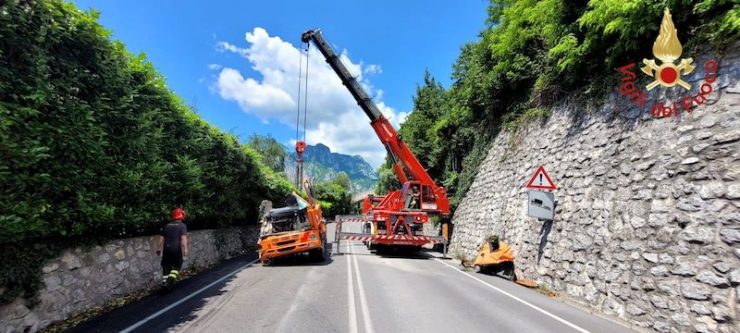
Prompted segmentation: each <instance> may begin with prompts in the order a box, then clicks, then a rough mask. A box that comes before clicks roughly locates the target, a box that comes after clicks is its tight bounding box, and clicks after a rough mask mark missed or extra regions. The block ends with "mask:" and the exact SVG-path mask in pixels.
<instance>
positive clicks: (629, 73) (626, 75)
mask: <svg viewBox="0 0 740 333" xmlns="http://www.w3.org/2000/svg"><path fill="white" fill-rule="evenodd" d="M682 53H683V48H682V47H681V42H680V41H679V40H678V31H677V30H676V27H675V26H674V25H673V19H672V18H671V12H670V11H669V10H668V8H666V9H665V11H664V12H663V21H662V22H661V23H660V33H659V34H658V38H656V39H655V43H653V56H655V58H657V59H658V60H660V63H658V62H657V61H656V60H655V59H643V60H642V63H643V64H644V66H642V68H640V70H642V72H643V73H645V74H646V75H648V76H650V77H652V78H654V80H653V82H650V83H649V84H648V85H647V86H645V87H644V89H642V88H639V87H637V86H636V85H635V81H634V79H635V78H636V77H637V75H636V74H635V73H634V72H633V70H634V68H635V67H636V64H635V63H631V64H628V65H625V66H622V67H620V68H619V71H620V72H621V73H622V74H623V76H622V84H621V85H620V87H619V93H620V94H621V95H623V96H626V97H628V98H629V99H631V100H632V103H633V104H635V105H638V106H639V107H640V108H644V107H645V106H646V105H648V103H649V101H648V95H647V91H650V90H653V89H654V88H655V87H657V86H662V87H663V88H665V89H681V88H682V89H681V90H682V91H680V92H678V94H677V96H680V95H681V93H683V92H690V91H691V84H689V83H688V82H686V81H684V79H683V77H684V76H685V75H687V74H690V73H692V72H693V71H694V69H696V66H694V59H692V58H681V54H682ZM679 59H680V61H679V62H678V64H676V60H679ZM704 69H705V72H704V81H703V82H702V84H701V85H700V87H699V91H698V92H697V94H696V95H691V94H684V95H683V96H681V97H678V98H677V101H670V100H657V101H654V102H652V103H651V106H650V114H651V115H652V116H653V117H656V118H668V117H672V116H673V117H677V116H679V115H680V114H681V110H682V109H683V110H685V111H686V112H687V113H691V111H692V109H693V108H694V107H696V106H699V105H702V104H704V102H706V100H707V95H709V94H711V93H712V90H713V88H712V83H714V81H717V73H718V69H719V66H718V64H717V62H716V61H715V60H709V61H707V62H706V63H705V64H704ZM676 86H678V87H680V88H676ZM679 107H680V108H679Z"/></svg>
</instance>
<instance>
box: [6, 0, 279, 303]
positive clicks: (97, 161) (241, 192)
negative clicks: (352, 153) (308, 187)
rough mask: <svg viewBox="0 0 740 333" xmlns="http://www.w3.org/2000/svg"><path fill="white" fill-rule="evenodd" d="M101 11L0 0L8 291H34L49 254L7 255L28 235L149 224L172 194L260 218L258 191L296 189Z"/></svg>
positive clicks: (56, 236) (210, 218)
mask: <svg viewBox="0 0 740 333" xmlns="http://www.w3.org/2000/svg"><path fill="white" fill-rule="evenodd" d="M97 18H98V15H97V13H95V12H91V13H87V12H83V11H80V10H78V9H77V8H75V6H74V5H72V4H69V3H66V2H63V1H57V0H53V1H15V0H10V1H9V2H2V4H0V155H1V156H2V159H1V160H0V246H1V247H2V249H0V252H2V256H0V257H3V258H2V259H1V260H0V261H1V262H0V266H1V267H2V268H1V269H0V301H7V300H9V299H12V298H14V297H16V296H17V295H18V294H19V293H20V292H22V291H24V290H25V291H26V293H27V294H29V295H30V294H33V292H32V291H33V290H34V289H35V286H36V285H38V280H34V279H38V277H37V275H38V273H39V268H40V267H41V265H42V264H43V259H44V258H47V257H48V256H49V255H48V254H46V255H40V257H39V256H37V257H38V258H36V259H33V258H31V259H29V258H28V255H25V254H24V255H20V254H18V255H15V256H14V255H12V253H19V252H22V251H34V250H33V249H34V247H33V244H45V243H48V242H57V243H58V241H55V240H61V239H64V240H65V241H66V242H69V240H75V242H74V244H79V243H89V242H91V241H96V240H97V241H100V240H105V239H110V238H117V237H128V236H135V235H141V234H147V233H151V232H153V231H154V230H157V229H158V228H159V227H160V226H161V224H162V223H163V222H164V221H165V220H166V219H167V218H168V215H169V212H170V211H171V209H172V208H173V207H174V206H175V205H183V206H184V208H185V209H186V211H187V213H188V217H189V218H188V221H189V225H190V226H191V227H193V228H202V227H218V226H224V225H231V224H238V223H247V222H248V223H254V222H255V221H257V208H258V206H259V202H260V200H262V199H277V198H280V197H282V196H283V195H284V194H285V193H286V192H288V191H290V190H291V185H290V183H289V182H288V181H287V180H285V178H284V177H281V176H280V175H277V174H275V173H274V172H273V171H272V170H270V168H268V167H266V166H265V165H264V164H263V163H262V162H261V157H260V156H259V154H258V153H257V152H255V151H254V150H253V149H252V148H249V147H247V146H243V145H240V144H239V142H238V141H237V139H236V138H235V137H234V136H232V135H228V134H225V133H222V132H221V131H219V130H218V129H216V128H215V127H213V126H211V125H209V124H207V123H206V122H204V121H203V120H201V119H200V118H199V117H198V116H197V115H196V114H195V113H194V112H193V111H192V110H190V109H189V108H188V107H187V106H186V105H185V103H183V101H182V100H181V99H180V98H178V97H177V96H175V95H174V94H173V93H172V91H170V90H169V89H168V88H167V86H166V84H165V81H164V79H163V78H162V76H161V75H159V74H158V73H157V72H156V71H155V70H154V68H153V66H152V64H151V63H149V62H147V61H146V59H145V57H144V55H139V56H134V55H131V54H129V53H128V52H127V51H126V50H125V48H124V46H123V44H122V43H120V42H117V41H111V39H110V33H109V32H108V31H106V30H105V29H104V28H103V27H102V26H100V25H99V24H98V23H97V22H96V21H97ZM68 244H69V243H68ZM37 246H42V245H37ZM42 247H43V246H42ZM51 247H54V246H51ZM54 248H57V247H54ZM18 249H23V250H18ZM36 252H38V253H44V251H43V250H37V251H36ZM51 252H54V251H51ZM13 258H15V259H17V260H23V261H22V262H17V263H15V262H13V260H14V259H13ZM23 258H25V259H23ZM8 265H10V266H14V267H13V268H12V269H14V270H15V271H12V272H9V270H10V269H11V268H10V267H7V266H8Z"/></svg>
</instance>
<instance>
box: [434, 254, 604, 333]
mask: <svg viewBox="0 0 740 333" xmlns="http://www.w3.org/2000/svg"><path fill="white" fill-rule="evenodd" d="M434 260H436V261H438V262H441V263H443V264H445V265H447V266H448V267H450V268H452V269H454V270H456V271H458V272H460V273H461V274H463V275H465V276H467V277H469V278H471V279H473V280H476V281H478V282H480V283H482V284H484V285H486V286H487V287H489V288H491V289H493V290H495V291H498V292H500V293H502V294H504V295H506V296H509V297H511V298H513V299H514V300H516V301H519V302H521V303H522V304H524V305H526V306H528V307H530V308H532V309H535V310H537V311H539V312H542V313H543V314H545V315H547V316H549V317H551V318H553V319H555V320H557V321H559V322H561V323H563V324H565V325H568V326H570V327H571V328H573V329H575V330H576V331H579V332H582V333H591V332H590V331H588V330H586V329H584V328H582V327H580V326H578V325H576V324H573V323H571V322H569V321H567V320H565V319H563V318H560V317H558V316H556V315H554V314H552V313H550V312H547V311H545V310H543V309H542V308H540V307H538V306H536V305H534V304H532V303H529V302H527V301H525V300H523V299H521V298H519V297H516V296H514V295H512V294H509V293H508V292H506V291H504V290H502V289H500V288H497V287H494V286H493V285H491V284H489V283H488V282H485V281H483V280H481V279H479V278H477V277H475V276H472V275H470V274H468V273H465V272H463V271H461V270H459V269H457V267H455V266H452V265H450V264H448V263H446V262H444V261H442V260H439V259H437V258H434Z"/></svg>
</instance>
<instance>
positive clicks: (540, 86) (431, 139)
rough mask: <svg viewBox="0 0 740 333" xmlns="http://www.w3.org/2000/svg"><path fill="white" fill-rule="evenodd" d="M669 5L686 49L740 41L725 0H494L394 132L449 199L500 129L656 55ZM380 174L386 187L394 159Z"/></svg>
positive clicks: (590, 90) (739, 16) (609, 84)
mask: <svg viewBox="0 0 740 333" xmlns="http://www.w3.org/2000/svg"><path fill="white" fill-rule="evenodd" d="M666 7H669V8H670V10H671V14H672V15H673V21H674V23H675V25H676V27H677V28H678V33H679V36H678V37H679V39H680V41H681V43H682V44H683V46H684V54H686V55H687V56H690V55H691V54H692V52H694V51H697V50H706V49H707V48H712V49H714V50H715V51H717V52H719V53H721V52H722V51H723V49H724V48H725V47H727V46H728V45H730V44H732V43H735V42H737V41H738V37H739V34H740V5H738V4H737V2H735V1H730V0H703V1H688V0H671V1H647V0H641V1H615V0H591V1H586V0H577V1H570V0H545V1H534V0H492V1H491V2H490V5H489V8H488V19H487V21H486V28H485V29H484V30H483V31H481V33H480V37H479V39H478V40H477V41H475V42H472V43H468V44H465V45H463V46H462V47H461V51H460V56H459V58H458V59H457V61H456V62H455V64H454V65H453V73H452V80H453V83H452V85H451V86H450V87H448V88H445V87H443V86H442V85H441V84H440V83H439V82H438V81H437V80H435V79H434V77H432V75H431V74H430V73H425V75H424V78H423V82H422V83H421V84H420V85H419V86H417V90H416V96H415V97H414V109H413V112H412V113H411V114H410V115H409V117H408V118H407V119H406V121H405V122H404V123H403V124H402V126H401V130H400V133H401V136H402V138H403V139H404V141H405V142H406V143H407V144H408V145H409V147H410V148H411V150H412V151H413V152H414V153H415V154H416V156H417V157H418V158H419V159H420V162H421V163H422V164H423V165H424V166H425V167H427V168H428V172H429V173H430V175H431V176H432V177H433V178H434V180H435V181H436V182H437V183H438V184H442V185H443V186H445V187H446V188H447V189H448V191H449V193H450V195H449V196H450V199H451V204H452V207H453V208H455V207H457V205H458V204H459V203H460V200H462V198H463V196H464V195H465V192H466V191H467V190H468V188H469V187H470V185H471V184H472V182H473V179H474V177H475V173H476V172H477V169H478V165H479V164H480V162H481V161H482V160H483V159H484V158H485V156H486V153H487V151H488V149H489V147H490V143H491V140H492V138H493V137H494V136H495V135H496V134H497V133H498V132H499V131H500V130H501V129H508V130H512V131H516V130H517V129H518V128H520V127H522V126H523V125H526V124H527V123H528V122H530V121H533V120H537V119H543V118H544V117H547V116H548V115H549V111H548V110H549V108H550V107H551V106H552V105H553V104H554V103H556V102H557V101H559V100H563V99H564V98H566V97H567V98H573V96H578V98H581V99H588V98H595V99H597V100H598V99H600V96H603V94H604V93H607V92H611V91H614V90H616V89H617V85H615V84H614V82H615V81H614V80H609V78H610V77H612V76H613V75H615V73H616V71H617V70H616V69H617V68H618V67H620V66H623V65H625V64H628V63H632V62H639V61H641V60H642V59H643V58H653V55H652V45H653V42H654V40H655V38H656V37H657V35H658V30H659V26H660V22H661V19H662V16H663V10H664V9H665V8H666ZM379 174H380V181H379V183H378V187H377V189H376V190H377V191H378V193H384V192H385V191H384V190H385V189H387V188H389V187H393V186H394V185H393V184H391V183H390V182H391V181H392V177H389V176H390V175H392V169H390V166H389V165H388V164H386V165H384V166H383V167H381V170H380V172H379Z"/></svg>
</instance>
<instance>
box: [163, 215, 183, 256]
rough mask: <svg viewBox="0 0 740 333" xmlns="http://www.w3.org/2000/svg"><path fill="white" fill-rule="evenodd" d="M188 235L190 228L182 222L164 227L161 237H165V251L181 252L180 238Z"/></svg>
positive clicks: (171, 223)
mask: <svg viewBox="0 0 740 333" xmlns="http://www.w3.org/2000/svg"><path fill="white" fill-rule="evenodd" d="M187 234H188V227H187V226H185V223H182V222H180V221H175V222H170V223H167V224H166V225H165V226H164V227H162V233H161V235H162V236H163V237H164V249H165V250H169V251H172V250H179V249H180V248H181V244H180V237H181V236H182V235H187Z"/></svg>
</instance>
